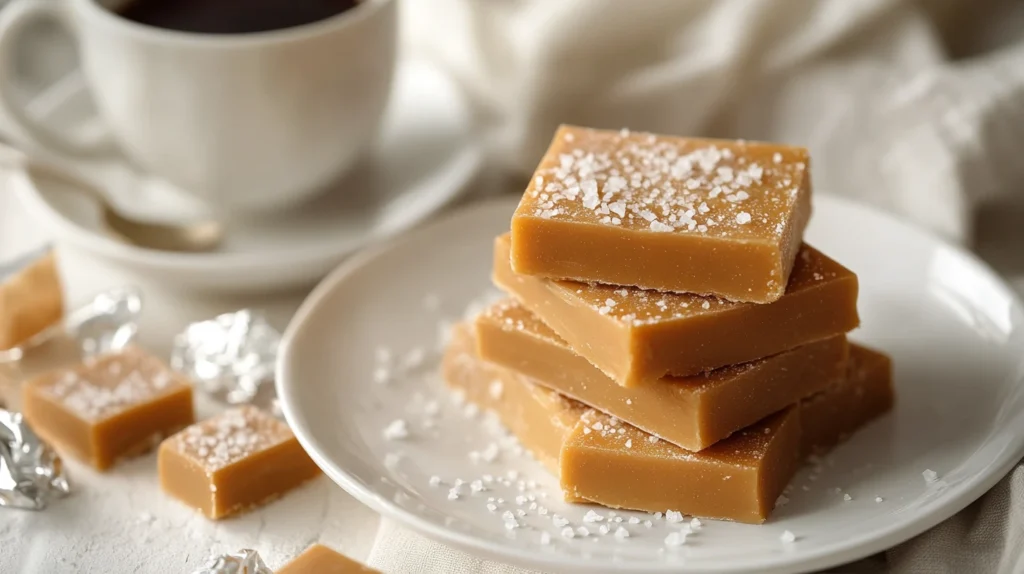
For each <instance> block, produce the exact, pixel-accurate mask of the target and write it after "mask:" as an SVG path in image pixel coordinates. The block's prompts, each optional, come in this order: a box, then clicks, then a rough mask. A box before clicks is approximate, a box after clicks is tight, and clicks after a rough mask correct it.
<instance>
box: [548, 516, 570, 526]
mask: <svg viewBox="0 0 1024 574" xmlns="http://www.w3.org/2000/svg"><path fill="white" fill-rule="evenodd" d="M551 524H554V525H555V526H557V527H559V528H560V527H562V526H565V525H567V524H569V519H567V518H565V517H564V516H560V515H558V514H554V515H552V516H551Z"/></svg>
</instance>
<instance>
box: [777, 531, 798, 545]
mask: <svg viewBox="0 0 1024 574" xmlns="http://www.w3.org/2000/svg"><path fill="white" fill-rule="evenodd" d="M779 540H782V541H783V542H785V543H787V544H789V543H792V542H796V534H793V533H792V532H790V531H789V530H787V531H785V532H783V533H782V536H779Z"/></svg>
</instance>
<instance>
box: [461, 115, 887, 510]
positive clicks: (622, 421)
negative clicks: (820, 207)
mask: <svg viewBox="0 0 1024 574" xmlns="http://www.w3.org/2000/svg"><path fill="white" fill-rule="evenodd" d="M810 216H811V180H810V172H809V169H808V153H807V150H806V149H803V148H799V147H792V146H785V145H777V144H768V143H755V142H744V141H725V140H704V139H690V138H678V137H666V136H658V135H652V134H647V133H631V132H628V131H603V130H594V129H584V128H577V127H568V126H563V127H562V128H560V129H559V130H558V132H557V133H556V134H555V137H554V140H553V142H552V143H551V147H550V148H549V149H548V151H547V153H546V155H545V156H544V158H543V159H542V160H541V162H540V165H539V166H538V168H537V171H536V173H535V174H534V177H533V179H532V180H531V182H530V184H529V185H528V187H527V189H526V192H525V194H524V195H523V198H522V201H521V202H520V204H519V207H518V209H517V210H516V212H515V215H514V216H513V218H512V230H511V233H509V234H506V235H502V236H500V237H498V238H496V239H495V242H494V267H493V280H494V283H495V284H496V285H497V286H498V287H499V288H500V289H502V290H503V291H504V292H505V293H507V294H508V296H509V298H508V299H506V300H504V301H501V302H498V303H496V304H494V305H493V306H491V307H490V308H488V309H487V310H485V311H484V312H483V313H482V314H480V315H479V316H478V317H477V318H476V319H475V321H473V322H472V323H467V324H461V325H459V326H457V327H456V330H455V334H454V337H453V338H452V342H451V344H450V346H449V348H448V350H447V353H446V356H445V363H444V370H445V378H446V380H447V381H448V383H449V385H450V386H452V387H455V388H459V389H462V390H463V391H464V392H465V393H466V396H467V397H468V398H469V399H470V400H473V401H475V402H476V403H478V404H479V405H480V406H481V407H485V408H489V409H492V410H494V411H496V412H497V413H498V415H499V416H500V417H501V419H502V420H503V422H504V423H505V424H506V426H508V427H509V429H510V430H511V431H512V432H513V433H515V434H516V435H517V436H518V437H519V439H520V441H521V442H522V444H523V445H524V446H525V447H526V448H528V449H530V450H531V451H532V452H533V453H534V454H535V456H536V457H537V458H538V459H539V460H540V461H541V462H543V463H544V464H545V465H546V466H547V467H548V468H550V470H551V471H552V472H553V473H555V474H556V475H557V476H558V477H559V480H560V482H561V486H562V489H563V491H564V493H565V496H566V499H567V500H569V501H574V502H586V503H596V504H600V505H604V506H607V507H611V508H622V509H632V510H644V511H650V512H664V511H666V510H671V511H673V512H680V513H682V514H686V515H692V516H696V517H703V518H713V519H726V520H734V521H739V522H749V523H760V522H763V521H764V520H766V519H767V518H768V516H769V514H770V513H771V512H772V510H773V508H774V507H775V505H776V501H777V499H778V498H779V496H780V494H781V493H782V491H783V489H784V488H785V487H786V485H787V484H788V483H789V481H790V480H791V479H792V477H793V475H794V474H795V472H796V470H797V468H798V467H799V466H800V464H801V463H802V461H803V460H805V459H806V458H807V457H808V456H810V455H812V454H820V453H822V452H824V451H826V450H827V449H829V448H831V447H832V446H834V445H835V444H836V443H838V442H839V441H840V440H842V439H843V438H845V437H846V436H848V435H850V434H851V433H853V432H854V431H856V430H857V429H859V428H860V427H862V426H863V425H865V424H866V423H867V422H868V421H870V420H871V419H873V418H875V417H877V416H879V415H880V414H882V413H884V412H886V411H888V410H889V409H890V408H891V407H892V404H893V399H894V397H893V387H892V376H891V363H890V359H889V358H888V357H887V356H886V355H884V354H882V353H880V352H878V351H875V350H871V349H868V348H866V347H863V346H860V345H857V344H852V343H849V342H848V341H847V338H846V333H847V332H849V331H851V330H852V329H854V328H856V327H857V326H858V325H859V321H860V320H859V317H858V314H857V291H858V286H857V276H856V275H855V274H854V273H853V272H851V271H850V270H848V269H846V268H845V267H843V266H842V265H841V264H840V263H838V262H836V261H834V260H832V259H830V258H829V257H828V256H827V255H825V254H824V253H822V252H820V251H818V250H817V249H815V248H814V247H812V246H810V245H808V244H806V243H804V242H803V234H804V229H805V228H806V226H807V223H808V220H809V219H810Z"/></svg>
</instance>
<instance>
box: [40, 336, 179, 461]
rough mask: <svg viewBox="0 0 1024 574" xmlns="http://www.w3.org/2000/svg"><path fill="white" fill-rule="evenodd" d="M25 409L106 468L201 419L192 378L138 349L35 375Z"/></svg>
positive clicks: (55, 436)
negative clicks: (194, 402)
mask: <svg viewBox="0 0 1024 574" xmlns="http://www.w3.org/2000/svg"><path fill="white" fill-rule="evenodd" d="M22 409H23V412H24V414H25V418H26V419H28V421H29V423H30V424H31V425H32V428H33V429H34V430H35V431H36V433H38V434H39V436H41V437H43V438H44V439H45V440H47V441H49V442H51V443H53V445H54V446H55V447H57V449H58V450H60V451H61V452H64V453H68V454H71V455H73V456H74V457H76V458H78V459H81V460H83V461H85V462H88V463H89V464H91V465H93V466H94V467H96V468H97V469H100V470H105V469H107V468H110V467H111V466H112V465H113V464H114V463H115V462H116V461H117V460H118V459H121V458H126V457H129V456H132V455H137V454H141V453H143V452H146V451H148V450H150V449H152V448H153V447H155V446H156V445H157V444H158V443H159V442H160V439H162V438H163V437H165V436H168V435H170V434H172V433H174V432H176V431H178V430H179V429H182V428H184V427H186V426H188V425H189V424H191V423H192V421H193V420H195V419H194V414H193V410H192V387H191V385H190V384H189V383H188V381H186V380H184V379H183V378H181V377H180V376H179V375H177V374H175V373H174V372H172V371H171V370H170V369H169V368H168V367H167V366H166V365H165V364H164V363H163V362H162V361H160V360H159V359H157V358H156V357H153V356H151V355H149V354H148V353H146V352H145V351H143V350H141V349H139V348H138V347H128V348H126V349H124V350H123V351H120V352H117V353H111V354H107V355H103V356H101V357H98V358H95V359H89V360H86V361H85V362H83V363H81V364H79V365H78V366H76V367H74V368H70V369H58V370H54V371H48V372H46V373H43V374H41V375H39V376H37V377H35V378H33V379H30V380H29V381H28V382H27V383H25V386H24V389H23V394H22Z"/></svg>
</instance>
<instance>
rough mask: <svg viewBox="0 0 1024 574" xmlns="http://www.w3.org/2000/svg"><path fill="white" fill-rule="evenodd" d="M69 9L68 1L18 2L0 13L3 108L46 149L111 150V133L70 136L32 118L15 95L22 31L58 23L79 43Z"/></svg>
mask: <svg viewBox="0 0 1024 574" xmlns="http://www.w3.org/2000/svg"><path fill="white" fill-rule="evenodd" d="M68 10H69V6H68V3H67V2H66V1H65V0H62V1H51V0H47V1H44V2H40V1H38V0H16V1H15V2H12V3H11V4H10V5H8V6H7V7H6V8H5V9H3V10H0V109H2V110H3V112H4V113H5V114H6V115H7V117H8V118H10V120H11V121H12V122H13V123H14V124H15V125H16V127H18V128H19V129H20V130H21V131H22V132H23V133H24V135H26V136H27V137H29V138H31V139H32V140H33V141H34V142H35V143H36V144H38V145H40V146H42V147H44V148H47V149H52V150H55V151H60V152H64V153H68V154H72V155H87V154H95V153H100V152H103V151H109V150H110V149H111V147H112V140H111V137H110V134H109V133H108V132H106V131H103V132H101V134H100V135H99V136H97V137H93V138H89V139H81V138H74V137H69V136H68V135H67V134H63V133H60V132H58V131H56V130H54V129H52V128H50V127H48V126H47V125H45V123H44V122H41V121H39V120H38V119H36V118H34V117H32V115H31V114H29V113H28V110H26V108H25V104H24V103H23V102H21V101H19V98H18V97H17V96H16V95H15V85H16V80H15V62H16V60H17V55H18V53H19V49H20V48H21V47H22V46H21V43H20V39H21V35H22V32H23V31H24V30H25V28H26V26H28V25H29V24H31V23H32V22H35V21H41V20H43V21H50V22H56V23H57V24H58V25H60V26H61V27H62V28H64V29H65V30H66V31H67V32H68V33H69V34H71V36H72V38H74V40H75V41H76V43H77V40H78V38H77V30H76V28H75V23H74V21H73V20H72V18H71V14H70V12H69V11H68Z"/></svg>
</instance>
